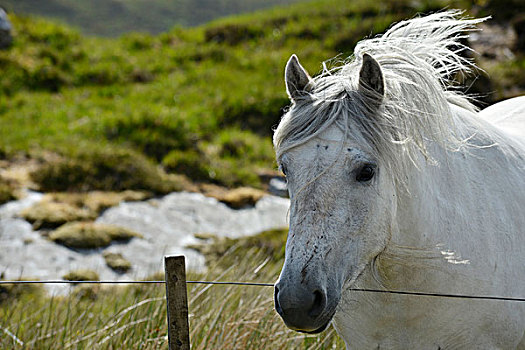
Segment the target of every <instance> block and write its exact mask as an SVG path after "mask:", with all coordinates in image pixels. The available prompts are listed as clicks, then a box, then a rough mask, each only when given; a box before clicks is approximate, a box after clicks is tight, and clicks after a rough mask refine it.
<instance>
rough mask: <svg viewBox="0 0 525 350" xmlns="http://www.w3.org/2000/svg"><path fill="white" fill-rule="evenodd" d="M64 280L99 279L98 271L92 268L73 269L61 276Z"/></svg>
mask: <svg viewBox="0 0 525 350" xmlns="http://www.w3.org/2000/svg"><path fill="white" fill-rule="evenodd" d="M62 278H63V279H65V280H66V281H100V277H99V276H98V273H96V272H95V271H93V270H87V269H80V270H73V271H70V272H68V273H66V274H65V275H64V276H62Z"/></svg>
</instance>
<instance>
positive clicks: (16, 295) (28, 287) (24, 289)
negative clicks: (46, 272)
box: [0, 284, 46, 307]
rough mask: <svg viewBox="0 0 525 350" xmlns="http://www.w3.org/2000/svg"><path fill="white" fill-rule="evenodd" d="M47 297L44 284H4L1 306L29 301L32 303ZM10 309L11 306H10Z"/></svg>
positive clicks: (0, 288) (0, 290)
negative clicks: (24, 300)
mask: <svg viewBox="0 0 525 350" xmlns="http://www.w3.org/2000/svg"><path fill="white" fill-rule="evenodd" d="M45 295H46V291H45V289H44V285H42V284H2V285H0V305H2V304H4V305H8V304H9V303H12V302H15V301H17V300H18V301H23V299H26V298H27V299H29V300H32V301H35V300H38V299H40V298H43V297H44V296H45ZM8 307H9V306H8Z"/></svg>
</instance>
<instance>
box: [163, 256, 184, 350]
mask: <svg viewBox="0 0 525 350" xmlns="http://www.w3.org/2000/svg"><path fill="white" fill-rule="evenodd" d="M164 269H165V272H166V301H167V304H168V341H169V350H189V349H190V327H189V324H188V295H187V291H186V264H185V262H184V256H165V257H164Z"/></svg>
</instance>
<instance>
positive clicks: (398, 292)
mask: <svg viewBox="0 0 525 350" xmlns="http://www.w3.org/2000/svg"><path fill="white" fill-rule="evenodd" d="M80 283H84V284H164V283H166V281H164V280H152V281H147V280H146V281H107V280H106V281H65V280H47V281H38V280H34V281H0V285H2V284H80ZM186 283H188V284H215V285H234V286H255V287H273V286H274V285H273V283H259V282H231V281H186ZM349 290H350V291H353V292H367V293H386V294H399V295H412V296H422V297H441V298H456V299H479V300H500V301H516V302H525V298H516V297H500V296H492V295H463V294H446V293H426V292H410V291H401V290H385V289H368V288H350V289H349Z"/></svg>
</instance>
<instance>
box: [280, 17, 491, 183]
mask: <svg viewBox="0 0 525 350" xmlns="http://www.w3.org/2000/svg"><path fill="white" fill-rule="evenodd" d="M461 16H462V12H461V11H457V10H451V11H445V12H439V13H435V14H432V15H430V16H426V17H421V18H414V19H411V20H407V21H402V22H399V23H397V24H395V25H394V26H392V27H391V28H390V29H389V30H388V31H387V32H386V33H385V34H383V35H381V36H378V37H375V38H371V39H365V40H362V41H361V42H359V43H358V44H357V46H356V48H355V50H354V54H353V56H351V57H350V58H349V59H348V60H347V61H346V62H344V64H343V65H342V66H339V67H337V68H333V69H330V70H328V69H326V68H325V70H324V71H323V72H322V73H321V74H320V75H319V76H317V77H315V78H313V84H312V85H313V88H312V90H311V91H309V92H307V93H306V94H305V95H304V96H303V97H299V98H297V99H295V101H294V103H293V104H292V106H291V107H290V109H289V110H288V112H287V113H286V114H285V115H284V116H283V118H282V119H281V122H280V124H279V126H278V127H277V129H276V130H275V134H274V138H273V141H274V146H275V149H276V151H277V157H278V158H279V157H280V156H281V155H282V153H283V152H285V151H286V150H288V149H290V148H292V147H295V146H297V145H300V144H302V143H304V142H306V141H308V140H309V139H311V138H313V137H315V136H316V135H318V134H319V133H321V132H322V131H323V130H325V129H326V128H327V127H329V126H331V125H333V124H334V123H335V124H336V125H337V126H338V127H339V128H340V129H341V130H343V131H344V132H345V133H346V132H351V133H352V136H353V137H355V138H357V139H363V141H366V142H368V144H370V145H371V146H372V147H371V148H373V150H374V153H377V154H375V155H374V156H376V157H377V158H378V159H381V160H383V161H384V162H385V164H387V165H390V167H394V166H395V167H403V166H404V165H403V164H405V166H406V164H407V163H410V162H411V160H413V159H415V157H416V154H417V153H421V154H423V155H424V156H425V158H427V159H431V157H430V155H429V153H428V150H427V149H426V146H425V144H426V142H425V141H428V140H430V141H433V142H435V143H438V144H440V145H442V146H445V147H447V149H457V148H460V147H461V145H463V144H464V143H465V142H466V141H465V140H466V139H467V138H468V136H465V135H462V134H461V132H460V131H459V130H460V129H461V128H460V127H459V126H458V125H455V124H454V123H455V122H456V123H457V121H454V120H453V117H452V112H451V109H450V108H451V107H450V104H454V105H457V106H459V107H461V108H464V109H466V110H468V111H471V112H474V111H476V109H475V107H474V106H473V105H472V104H471V103H470V102H469V100H468V99H467V98H466V97H465V96H464V95H462V94H461V93H460V92H458V91H457V90H454V89H450V87H451V86H452V85H453V84H452V82H453V79H454V77H455V76H456V74H457V73H463V72H468V71H470V70H471V69H472V68H474V65H473V63H472V62H471V61H469V60H468V59H466V58H465V57H464V56H462V55H460V53H461V51H463V50H468V48H467V47H465V46H464V45H463V44H461V42H460V41H461V39H464V38H467V37H468V32H469V31H472V30H475V26H476V24H478V23H480V22H482V21H484V20H485V19H467V18H461ZM364 53H368V54H370V55H372V56H373V57H374V58H375V59H376V61H377V62H378V63H379V64H380V66H381V70H382V72H383V77H384V81H385V96H384V99H383V103H382V105H381V107H380V109H379V110H377V109H376V108H374V107H373V106H370V103H369V102H367V101H368V100H367V99H366V98H364V97H363V96H362V95H361V93H359V92H358V81H359V68H360V66H361V64H362V56H363V54H364ZM371 111H374V112H373V113H372V112H371ZM399 171H400V169H398V171H397V173H399Z"/></svg>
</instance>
